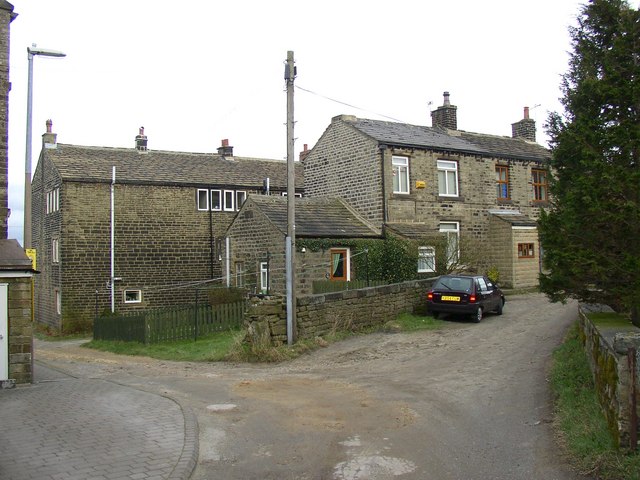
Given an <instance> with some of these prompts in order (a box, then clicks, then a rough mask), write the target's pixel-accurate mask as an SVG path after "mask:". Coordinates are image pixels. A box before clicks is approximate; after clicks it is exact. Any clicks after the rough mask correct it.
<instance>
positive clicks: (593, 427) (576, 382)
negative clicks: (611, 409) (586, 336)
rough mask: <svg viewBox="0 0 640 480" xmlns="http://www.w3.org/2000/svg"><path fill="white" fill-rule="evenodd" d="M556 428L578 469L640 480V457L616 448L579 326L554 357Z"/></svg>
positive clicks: (611, 477) (612, 477)
mask: <svg viewBox="0 0 640 480" xmlns="http://www.w3.org/2000/svg"><path fill="white" fill-rule="evenodd" d="M551 385H552V388H553V391H554V393H555V396H556V405H555V406H556V425H557V427H558V428H559V431H560V435H561V439H562V443H563V444H564V445H565V447H566V449H567V451H568V453H569V455H570V456H571V458H572V459H573V461H574V463H575V466H576V467H577V468H578V469H579V470H580V471H581V473H584V474H589V475H595V476H597V478H600V479H603V480H618V479H626V480H640V454H639V453H635V454H633V453H629V452H625V451H622V450H619V449H617V448H616V447H615V445H614V442H613V439H612V437H611V434H610V433H609V431H608V429H607V422H606V420H605V417H604V414H603V412H602V410H601V408H600V405H599V403H598V399H597V397H596V392H595V387H594V385H593V377H592V376H591V371H590V369H589V364H588V362H587V358H586V354H585V352H584V349H583V347H582V343H581V341H580V338H579V334H578V326H577V324H576V325H575V326H574V327H572V328H571V330H570V331H569V333H568V335H567V338H566V339H565V342H564V343H563V344H562V345H561V346H560V347H559V348H558V349H557V350H556V351H555V352H554V354H553V367H552V371H551Z"/></svg>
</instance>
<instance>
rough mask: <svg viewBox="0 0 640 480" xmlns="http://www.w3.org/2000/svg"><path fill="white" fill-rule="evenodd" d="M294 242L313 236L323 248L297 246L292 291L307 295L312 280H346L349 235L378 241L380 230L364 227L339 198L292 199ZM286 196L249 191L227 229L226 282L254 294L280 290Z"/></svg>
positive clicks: (282, 285)
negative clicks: (256, 193) (294, 282)
mask: <svg viewBox="0 0 640 480" xmlns="http://www.w3.org/2000/svg"><path fill="white" fill-rule="evenodd" d="M295 217H296V220H295V225H296V243H298V242H300V241H302V240H309V239H313V240H315V241H317V242H322V244H323V248H319V249H305V248H297V249H296V254H295V278H296V287H297V288H296V290H297V293H299V294H301V295H304V294H309V293H312V283H313V281H314V280H319V279H321V280H324V279H330V280H339V281H349V280H351V278H352V276H353V274H354V273H355V272H354V262H353V256H354V255H358V254H362V252H356V251H353V249H352V248H350V246H349V245H350V244H351V242H349V240H354V239H373V240H375V239H381V238H382V232H381V231H380V229H379V228H378V229H377V228H375V227H374V226H372V225H370V224H369V222H367V221H366V220H364V219H363V218H362V216H361V215H360V214H358V213H357V212H356V211H355V210H354V209H353V208H351V207H350V206H349V205H348V204H347V203H346V202H345V201H343V200H342V199H340V198H335V197H333V198H329V197H318V198H297V199H296V202H295ZM286 235H287V199H286V198H283V197H269V196H260V195H250V196H249V198H248V200H247V201H246V202H245V203H244V205H243V206H242V208H241V209H240V211H239V212H238V215H237V217H236V218H235V220H234V221H233V223H232V224H231V226H230V227H229V229H228V230H227V233H226V236H227V239H228V243H226V245H227V251H226V252H225V261H226V262H227V264H228V265H229V271H230V273H231V274H230V275H229V276H228V279H229V285H230V286H237V287H243V288H247V289H248V290H250V291H255V292H257V293H269V294H283V293H285V292H286V283H285V237H286Z"/></svg>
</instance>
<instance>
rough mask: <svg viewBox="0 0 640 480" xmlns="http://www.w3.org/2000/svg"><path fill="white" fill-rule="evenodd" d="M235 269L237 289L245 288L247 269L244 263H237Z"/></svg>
mask: <svg viewBox="0 0 640 480" xmlns="http://www.w3.org/2000/svg"><path fill="white" fill-rule="evenodd" d="M234 269H235V275H234V276H235V277H236V287H238V288H243V287H244V285H245V281H244V280H245V279H244V276H245V273H246V271H245V269H244V262H235V264H234Z"/></svg>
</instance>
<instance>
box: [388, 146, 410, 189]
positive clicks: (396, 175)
mask: <svg viewBox="0 0 640 480" xmlns="http://www.w3.org/2000/svg"><path fill="white" fill-rule="evenodd" d="M391 167H392V170H393V193H399V194H403V195H406V194H408V193H409V157H400V156H397V155H393V156H392V157H391Z"/></svg>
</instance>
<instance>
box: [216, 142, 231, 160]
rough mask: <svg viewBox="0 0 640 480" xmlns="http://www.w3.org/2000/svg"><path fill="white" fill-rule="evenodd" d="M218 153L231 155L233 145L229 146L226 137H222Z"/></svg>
mask: <svg viewBox="0 0 640 480" xmlns="http://www.w3.org/2000/svg"><path fill="white" fill-rule="evenodd" d="M218 155H220V156H221V157H233V147H230V146H229V139H228V138H223V139H222V145H221V146H220V147H218Z"/></svg>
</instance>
